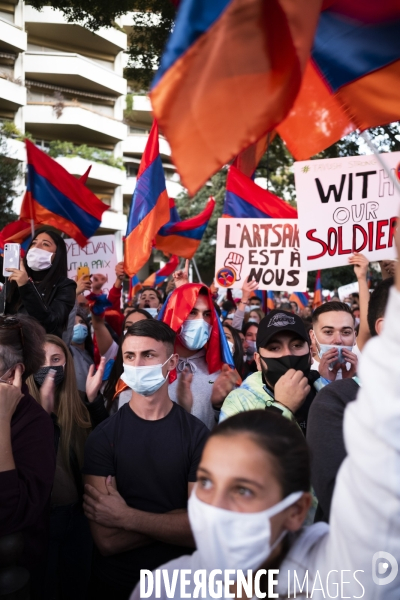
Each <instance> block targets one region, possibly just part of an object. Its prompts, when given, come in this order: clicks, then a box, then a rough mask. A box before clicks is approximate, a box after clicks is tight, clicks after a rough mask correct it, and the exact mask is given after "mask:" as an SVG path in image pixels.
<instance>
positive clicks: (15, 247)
mask: <svg viewBox="0 0 400 600" xmlns="http://www.w3.org/2000/svg"><path fill="white" fill-rule="evenodd" d="M20 256H21V245H20V244H5V245H4V257H3V276H4V277H9V276H10V275H11V272H10V271H8V269H19V266H20Z"/></svg>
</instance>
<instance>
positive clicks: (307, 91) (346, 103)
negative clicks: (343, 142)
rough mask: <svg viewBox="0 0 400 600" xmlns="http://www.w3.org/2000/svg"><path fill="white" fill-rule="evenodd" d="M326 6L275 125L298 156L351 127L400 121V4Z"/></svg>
mask: <svg viewBox="0 0 400 600" xmlns="http://www.w3.org/2000/svg"><path fill="white" fill-rule="evenodd" d="M325 5H326V7H327V8H326V10H324V11H323V12H322V13H321V15H320V18H319V21H318V27H317V30H316V34H315V38H314V43H313V47H312V51H311V57H310V59H309V61H308V64H307V67H306V71H305V75H304V78H303V81H302V85H301V89H300V92H299V94H298V96H297V99H296V101H295V103H294V104H293V107H292V108H291V110H290V112H289V115H288V116H287V118H286V119H285V120H284V121H283V122H282V123H281V124H280V125H279V126H278V127H277V131H278V133H279V134H280V136H281V137H282V138H283V139H284V140H285V142H286V144H287V146H288V148H289V150H290V152H291V153H292V154H293V155H294V156H295V158H296V159H298V160H303V159H307V158H309V157H310V156H312V155H314V154H316V153H317V152H320V151H321V150H323V149H324V148H327V147H328V146H330V145H331V144H333V143H335V142H336V141H337V140H339V139H340V138H342V137H343V136H344V135H347V134H348V133H350V132H351V131H354V130H355V129H360V130H365V129H368V128H369V127H376V126H378V125H385V124H386V123H391V122H393V121H398V120H400V95H399V92H398V90H399V86H400V3H399V2H398V1H397V0H331V1H328V2H325Z"/></svg>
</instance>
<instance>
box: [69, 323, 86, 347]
mask: <svg viewBox="0 0 400 600" xmlns="http://www.w3.org/2000/svg"><path fill="white" fill-rule="evenodd" d="M87 334H88V328H87V327H86V325H83V323H78V325H74V333H73V334H72V341H73V342H74V344H83V342H84V341H85V340H86V338H87Z"/></svg>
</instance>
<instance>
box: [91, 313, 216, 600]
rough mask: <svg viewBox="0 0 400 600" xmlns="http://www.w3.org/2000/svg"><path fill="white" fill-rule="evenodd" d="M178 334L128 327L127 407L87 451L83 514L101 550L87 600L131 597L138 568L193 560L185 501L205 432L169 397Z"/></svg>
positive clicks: (146, 324) (151, 324)
mask: <svg viewBox="0 0 400 600" xmlns="http://www.w3.org/2000/svg"><path fill="white" fill-rule="evenodd" d="M174 341H175V333H174V332H173V331H172V329H171V328H170V327H169V326H168V325H166V324H165V323H162V322H160V321H155V320H150V319H149V320H143V321H139V322H137V323H135V324H134V325H132V326H131V327H129V328H128V332H127V334H126V336H125V338H124V341H123V344H122V356H123V362H124V372H123V374H122V375H121V379H122V381H123V382H124V383H125V384H126V385H127V386H128V387H129V388H131V389H132V397H131V400H130V402H129V403H128V404H125V405H124V406H122V408H121V409H120V410H119V411H118V412H117V413H116V414H115V415H114V416H112V417H110V418H109V419H107V420H106V421H104V422H103V423H101V424H100V425H99V426H98V427H97V428H96V429H95V430H94V431H93V432H92V433H91V434H90V436H89V438H88V441H87V444H86V447H85V460H84V468H83V472H84V473H85V482H86V485H85V497H84V509H85V514H86V516H87V517H88V518H89V519H90V526H91V531H92V535H93V538H94V541H95V543H96V546H97V548H98V552H97V554H96V557H95V560H94V566H93V576H92V585H91V598H96V600H99V599H101V598H107V600H114V599H115V600H120V599H121V600H123V599H125V598H129V595H130V593H131V592H132V589H133V587H134V586H135V584H136V583H137V581H138V580H139V576H140V569H150V570H152V569H155V568H157V567H158V566H159V565H161V564H164V563H165V562H168V561H169V560H171V559H173V558H177V557H178V556H181V555H182V554H190V553H191V552H192V550H193V548H194V541H193V537H192V533H191V530H190V526H189V520H188V517H187V499H188V496H189V494H190V492H191V489H192V487H193V485H194V482H195V481H196V470H197V466H198V463H199V461H200V457H201V453H202V450H203V447H204V444H205V442H206V439H207V436H208V430H207V428H206V427H205V425H203V423H202V422H201V421H199V420H198V419H197V418H196V417H194V416H193V415H190V414H189V413H187V412H186V411H185V410H184V409H183V408H181V407H180V406H179V405H178V404H176V403H174V402H172V401H171V399H170V398H169V396H168V373H169V372H170V371H172V370H173V369H174V368H175V367H176V365H177V362H178V356H177V355H176V354H174Z"/></svg>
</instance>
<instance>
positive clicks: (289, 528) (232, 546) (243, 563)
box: [131, 269, 400, 600]
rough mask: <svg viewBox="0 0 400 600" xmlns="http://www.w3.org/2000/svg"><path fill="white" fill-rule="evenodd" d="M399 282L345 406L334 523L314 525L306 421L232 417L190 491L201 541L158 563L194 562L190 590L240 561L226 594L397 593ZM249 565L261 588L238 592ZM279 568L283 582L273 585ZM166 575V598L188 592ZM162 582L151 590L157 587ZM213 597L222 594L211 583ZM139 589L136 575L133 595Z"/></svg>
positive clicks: (210, 445) (253, 414)
mask: <svg viewBox="0 0 400 600" xmlns="http://www.w3.org/2000/svg"><path fill="white" fill-rule="evenodd" d="M398 290H399V291H396V292H395V291H394V290H393V291H392V296H391V299H390V301H389V305H388V309H387V313H386V317H385V318H386V327H385V329H384V332H383V334H382V335H381V336H379V337H377V338H375V339H374V340H373V341H371V342H370V343H369V344H368V345H367V346H366V348H365V350H364V354H363V360H362V361H361V369H360V379H361V381H362V386H361V388H360V391H359V395H358V398H357V399H356V400H355V401H354V402H351V403H350V404H349V405H348V407H347V409H346V414H345V421H344V436H345V443H346V449H347V451H348V455H347V457H346V459H345V460H344V462H343V464H342V466H341V469H340V471H339V474H338V476H337V480H336V487H335V492H334V496H333V501H332V508H331V518H330V525H328V524H326V523H322V522H320V523H316V524H314V525H311V526H309V527H305V528H304V520H305V518H306V515H307V512H308V509H309V507H310V503H311V496H310V493H309V490H310V485H311V482H310V467H309V455H308V448H307V443H306V440H305V438H304V436H303V435H302V433H301V432H300V430H299V428H298V427H297V426H296V425H295V424H294V423H292V422H290V421H288V420H287V419H284V418H282V417H281V416H280V415H277V414H275V413H269V412H268V411H262V410H249V411H246V412H242V413H239V414H237V415H235V416H233V417H231V418H229V419H227V420H226V421H224V422H223V423H221V424H220V425H219V426H218V427H217V428H215V430H214V431H213V432H212V433H211V436H210V437H209V439H208V442H207V444H206V446H205V448H204V451H203V455H202V458H201V460H200V464H199V467H198V471H197V483H196V486H195V488H194V490H193V492H192V495H191V496H190V498H189V505H188V514H189V520H190V524H191V527H192V532H193V535H194V538H195V541H196V546H197V550H196V552H194V554H193V555H191V556H184V557H180V558H179V559H177V560H174V561H171V562H170V563H167V564H166V565H162V566H160V567H159V569H165V570H166V571H167V573H168V576H169V581H171V579H172V574H173V573H174V570H178V573H179V572H180V570H183V569H185V570H186V572H185V573H186V574H187V573H190V575H186V578H187V580H188V581H189V583H188V585H187V586H186V588H185V592H187V593H188V594H192V595H191V596H188V597H196V596H194V595H193V593H194V590H195V588H196V579H195V575H194V573H195V572H196V571H198V570H201V569H204V570H205V571H206V576H205V577H206V581H208V582H212V578H211V577H209V576H210V573H211V571H213V570H214V569H221V570H222V572H223V571H224V570H227V569H232V570H234V571H235V574H234V575H233V574H232V573H230V574H229V573H228V576H229V579H230V580H231V581H230V582H229V584H228V589H227V588H225V589H224V575H222V576H221V580H222V582H221V584H222V588H221V589H222V594H220V596H219V597H228V596H227V593H228V592H231V593H232V594H233V596H231V597H236V598H238V597H242V598H252V597H254V598H255V597H266V598H268V597H269V598H271V597H279V598H288V597H290V598H294V597H300V596H301V597H308V598H311V597H312V598H314V599H315V600H322V598H329V597H341V598H344V597H348V598H356V597H359V598H361V597H366V598H378V596H379V597H382V598H383V597H385V599H386V598H388V599H390V600H395V599H396V598H397V597H398V582H397V583H396V576H397V573H398V563H397V562H396V560H395V559H398V558H399V556H400V542H399V537H398V535H397V533H396V532H397V531H398V530H399V527H400V517H399V511H398V506H399V500H400V484H399V477H398V464H399V463H398V457H399V450H398V428H399V426H400V412H399V408H398V405H399V398H400V387H399V386H400V361H399V355H400V324H399V320H398V312H399V310H400V269H399V284H398ZM376 356H379V357H380V360H379V361H378V360H376ZM383 399H384V402H385V405H384V409H383V408H382V401H383ZM383 507H384V508H383ZM377 515H379V517H378V518H377ZM383 559H385V560H386V563H388V564H389V563H390V567H391V569H390V571H388V564H386V565H385V564H384V565H381V566H379V565H380V562H379V561H381V562H382V561H383ZM371 563H372V567H373V568H372V572H371ZM248 569H251V570H252V578H251V581H253V583H254V585H255V584H256V583H258V584H259V588H258V589H256V590H255V588H254V585H253V588H252V591H251V594H249V595H246V592H245V591H244V590H243V589H242V590H241V591H242V596H239V595H238V594H237V589H236V582H235V580H236V573H237V571H238V570H240V571H243V575H244V578H247V570H248ZM261 569H263V570H265V571H267V572H268V571H269V573H268V574H267V575H266V576H265V577H260V575H261V573H263V574H265V571H264V572H262V571H260V570H261ZM385 569H386V571H385ZM272 570H276V571H275V573H274V575H273V578H274V579H275V580H276V584H274V586H273V588H272V589H271V588H269V589H268V586H267V583H268V581H270V580H271V578H270V575H271V572H272ZM226 575H227V574H225V578H226ZM165 579H166V576H165V575H164V576H163V578H162V579H161V594H159V595H157V597H158V598H162V599H164V598H167V597H169V598H171V597H175V598H180V597H181V596H180V585H179V583H180V581H179V577H178V585H177V587H176V589H175V593H174V595H172V596H171V595H169V596H167V593H166V591H165V588H164V585H163V581H165ZM197 580H198V578H197ZM232 580H233V581H232ZM296 580H297V582H298V583H297V584H295V581H296ZM305 581H306V582H307V583H306V585H307V586H308V593H307V596H306V590H305V588H303V593H301V588H299V586H301V585H303V583H304V582H305ZM295 585H297V587H296V588H294V586H295ZM379 585H385V588H384V596H381V595H380V594H379V592H377V589H379V588H378V586H379ZM339 586H340V587H339ZM214 589H215V588H214ZM339 589H341V593H340V594H339V592H338V590H339ZM154 590H155V587H154ZM154 590H153V594H150V595H146V597H147V598H155V597H156V596H155V591H154ZM157 591H158V590H157ZM270 591H272V593H273V594H276V596H272V595H271V594H270ZM262 593H265V596H261V595H260V594H262ZM381 593H382V592H381ZM377 594H378V595H377ZM198 597H202V596H200V595H199V596H198ZM203 597H204V596H203ZM206 597H207V598H210V597H212V595H210V593H209V589H207V595H206ZM139 598H140V587H139V586H137V587H136V588H135V590H134V592H133V594H132V595H131V600H138V599H139Z"/></svg>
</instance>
